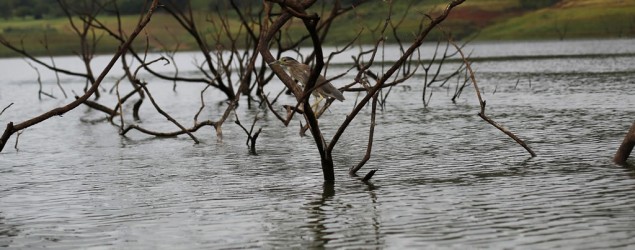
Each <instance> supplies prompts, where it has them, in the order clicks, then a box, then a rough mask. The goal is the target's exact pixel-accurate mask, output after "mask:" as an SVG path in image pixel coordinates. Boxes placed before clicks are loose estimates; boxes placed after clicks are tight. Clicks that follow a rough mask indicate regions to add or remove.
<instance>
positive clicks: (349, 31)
mask: <svg viewBox="0 0 635 250" xmlns="http://www.w3.org/2000/svg"><path fill="white" fill-rule="evenodd" d="M6 1H7V0H0V5H2V2H6ZM17 2H21V1H17ZM51 2H54V1H51ZM120 2H122V3H125V2H126V1H123V0H120ZM324 2H325V3H327V4H328V2H330V1H326V0H325V1H324ZM342 2H343V3H349V2H351V1H350V0H348V1H342ZM214 3H215V4H209V2H205V1H193V5H194V4H195V5H196V6H195V7H196V8H195V10H196V13H195V14H196V16H197V25H198V27H200V29H201V31H203V32H205V35H206V36H207V37H210V38H211V37H213V34H214V32H216V31H217V30H218V29H219V26H218V22H216V23H214V22H213V21H210V20H217V19H218V18H219V17H220V16H221V15H222V16H226V17H227V18H229V27H230V28H231V27H238V25H236V24H237V23H238V18H237V16H236V14H235V13H233V12H232V11H231V10H230V9H229V7H228V6H227V4H219V3H222V2H220V1H214ZM446 3H447V0H430V1H406V0H395V1H394V6H393V15H392V16H391V20H392V22H393V23H397V22H401V26H400V29H399V30H398V31H397V32H396V34H397V36H399V38H400V39H402V40H403V41H409V40H410V39H411V37H412V36H413V34H412V33H413V32H415V31H416V30H417V29H418V28H419V22H420V21H421V20H425V14H430V15H432V16H434V15H436V14H438V13H440V11H441V10H442V9H443V7H444V6H445V4H446ZM257 6H258V5H256V7H257ZM54 7H55V5H50V6H49V7H47V8H49V9H50V8H54ZM310 11H312V12H317V13H323V14H322V16H326V14H327V13H328V11H329V8H328V6H326V7H324V6H322V5H321V4H316V6H314V7H313V8H312V9H311V10H310ZM14 13H15V11H14ZM20 13H22V12H20ZM46 13H48V14H44V15H39V16H35V15H31V16H29V15H23V16H17V15H15V14H14V15H9V16H7V14H5V16H4V18H5V19H4V20H3V21H2V22H0V35H1V36H2V37H4V38H5V39H7V40H10V41H11V42H12V43H13V44H22V45H23V46H24V48H26V49H27V50H29V51H31V52H33V53H35V54H38V55H44V54H48V53H50V54H73V53H76V52H77V51H78V50H79V46H78V38H76V36H75V35H74V34H73V30H72V29H71V27H70V25H69V24H68V20H67V19H66V18H65V17H63V16H56V15H57V14H54V13H59V11H58V12H55V11H52V10H49V12H46ZM634 13H635V0H560V1H558V0H467V1H466V2H465V3H464V4H462V5H461V6H459V7H458V8H456V9H455V10H454V12H452V14H451V15H450V17H449V18H448V19H447V20H446V22H445V23H444V24H443V25H442V26H441V27H442V28H443V30H445V31H449V32H451V33H452V34H453V36H454V37H456V38H458V39H464V38H476V39H477V40H527V39H531V40H536V39H578V38H615V37H635V14H634ZM387 14H388V5H387V3H386V1H370V2H369V3H366V4H364V5H361V6H359V7H357V8H355V9H354V10H353V11H351V12H349V13H347V14H345V15H343V16H342V17H340V19H338V21H336V22H335V23H334V25H333V26H332V27H331V32H330V33H329V35H328V37H327V39H326V41H325V44H326V45H337V44H343V43H346V42H348V41H350V40H351V39H352V38H353V37H354V36H355V35H356V34H357V33H358V32H360V31H361V36H360V41H361V42H362V43H372V42H373V41H375V38H376V37H377V35H378V34H377V27H379V26H380V25H381V24H383V22H384V20H385V19H386V17H387ZM99 19H100V20H101V21H102V22H103V23H105V24H106V25H108V26H111V27H115V25H116V19H115V17H114V16H108V15H101V16H100V17H99ZM137 20H138V16H137V15H132V14H131V15H126V16H124V17H123V23H124V25H123V26H124V29H127V30H131V29H132V26H133V25H134V24H135V22H136V21H137ZM147 30H148V34H149V37H148V41H149V43H150V45H151V47H152V49H155V50H159V49H162V48H164V47H167V48H174V47H176V46H177V44H178V46H179V48H181V49H193V48H195V47H196V44H195V43H194V41H193V40H192V39H191V38H190V37H189V36H188V34H187V32H186V31H185V30H183V29H182V28H181V27H180V26H179V24H178V22H176V21H175V20H174V18H172V17H171V16H170V15H168V14H167V13H165V12H159V13H157V14H156V15H155V17H154V18H153V21H152V22H151V23H150V24H149V25H148V27H147ZM232 32H234V33H235V34H238V32H242V33H241V34H244V30H243V31H238V30H237V29H235V30H233V31H232ZM391 33H392V32H391ZM285 34H286V35H285V36H288V37H289V38H294V37H300V36H303V35H305V34H306V31H305V30H304V27H303V24H302V22H301V21H299V20H294V21H292V22H291V23H290V24H288V25H287V27H285ZM95 35H96V37H97V38H99V39H100V40H99V41H100V43H99V46H98V47H97V48H96V50H97V51H98V52H99V53H109V52H112V51H113V50H114V49H116V47H117V46H118V44H117V42H116V41H114V40H113V39H111V38H109V36H108V35H107V34H105V33H99V32H97V33H96V34H95ZM438 36H440V33H439V32H437V33H436V34H432V35H431V36H430V39H436V37H438ZM45 40H46V41H48V44H49V51H48V52H47V50H46V48H45V47H44V46H43V44H44V41H45ZM388 41H389V42H391V41H395V38H393V37H389V38H388ZM208 42H209V43H210V45H211V46H212V47H218V46H227V45H228V42H227V39H224V38H221V41H219V42H215V41H213V39H208ZM144 43H145V39H139V43H138V45H139V46H143V44H144ZM0 56H17V54H16V53H14V52H12V51H9V50H8V49H7V48H5V47H3V46H0Z"/></svg>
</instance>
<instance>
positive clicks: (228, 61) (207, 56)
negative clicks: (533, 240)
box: [0, 0, 534, 181]
mask: <svg viewBox="0 0 635 250" xmlns="http://www.w3.org/2000/svg"><path fill="white" fill-rule="evenodd" d="M464 1H465V0H453V1H449V2H448V3H447V5H445V6H444V8H443V9H442V10H440V11H436V12H430V14H421V13H417V15H416V16H417V17H418V18H419V21H418V24H419V25H418V27H417V28H416V29H415V30H412V28H410V29H406V28H403V27H402V24H403V21H404V20H405V19H406V15H407V13H408V12H407V11H406V13H400V14H396V12H393V3H392V1H388V2H382V3H379V4H382V6H381V7H385V9H386V10H387V11H386V12H385V15H386V18H385V20H383V21H382V22H381V23H378V24H376V25H375V26H373V27H366V29H368V30H370V31H371V32H369V33H371V36H372V38H373V39H372V41H373V42H372V45H369V46H362V44H363V42H361V41H360V40H359V39H360V37H361V34H362V31H361V30H360V31H359V33H358V35H357V37H356V38H354V39H352V40H351V41H349V42H348V43H346V45H345V46H344V47H342V48H340V49H338V50H336V51H335V52H333V53H331V54H330V55H328V56H325V55H324V52H323V51H322V44H323V43H324V42H325V41H326V40H327V39H329V37H330V36H331V30H332V28H333V26H334V24H335V23H336V21H337V20H339V19H342V18H346V15H347V14H351V15H349V17H350V16H355V15H356V14H357V13H356V11H357V10H356V8H357V7H358V6H359V5H361V4H369V3H368V2H370V1H369V0H354V1H353V0H351V1H341V0H335V1H322V2H321V5H316V3H317V0H304V1H289V0H286V1H285V0H266V1H264V2H263V3H262V4H259V5H254V4H244V3H239V1H235V0H230V1H227V2H223V3H224V4H217V5H215V6H214V8H216V11H215V12H214V13H213V14H210V15H209V16H207V17H206V19H204V21H201V18H200V16H198V15H199V14H200V13H197V12H196V11H194V10H193V8H192V6H191V5H189V4H183V1H177V0H164V1H161V3H160V4H159V1H158V0H155V1H153V2H152V3H151V4H150V5H148V6H146V7H145V9H146V10H147V14H146V15H145V17H144V18H143V19H141V21H140V22H139V24H138V25H137V27H136V29H135V30H134V32H132V33H130V34H128V33H127V32H126V31H125V29H124V28H122V26H123V24H122V18H121V16H120V14H119V13H121V12H120V6H118V4H117V3H118V2H117V1H110V2H104V3H103V4H94V5H90V6H86V7H89V8H71V7H70V6H69V5H68V3H67V2H66V1H63V0H59V1H58V2H59V5H60V7H61V8H62V9H64V11H65V13H66V15H67V16H68V20H69V23H70V25H71V27H73V29H74V30H75V31H76V32H75V33H76V34H77V36H78V37H79V38H80V40H79V41H80V48H81V53H79V56H80V58H81V59H82V60H83V61H84V62H85V66H86V67H85V71H84V72H75V71H72V70H69V69H61V68H58V67H56V66H55V64H54V63H47V62H45V61H42V60H40V59H38V58H35V57H33V56H32V55H31V54H29V52H28V51H27V50H26V49H24V48H21V47H18V46H15V45H13V44H12V43H11V42H10V41H8V40H6V39H4V38H2V37H0V43H2V44H3V45H5V46H6V47H8V48H10V49H12V50H14V51H16V52H18V53H20V54H22V55H23V56H25V57H27V58H29V59H30V60H31V61H32V62H34V63H36V64H39V65H42V66H44V67H46V68H48V69H50V70H53V71H55V72H56V73H59V74H68V75H72V76H77V77H83V78H85V79H87V83H88V84H87V87H86V89H85V92H84V93H83V95H81V96H77V97H76V100H74V101H73V102H71V103H70V104H68V105H66V106H64V107H60V108H56V109H53V110H51V111H49V112H47V113H45V114H42V115H40V116H38V117H35V118H32V119H29V120H26V121H24V122H21V123H17V124H14V123H12V122H11V123H9V124H8V125H7V128H6V129H5V131H4V133H3V135H2V137H1V138H0V151H1V150H2V148H3V147H4V145H5V144H6V143H7V141H8V140H9V138H10V137H11V135H13V134H14V133H16V132H18V131H20V130H23V129H25V128H27V127H29V126H32V125H34V124H37V123H39V122H43V121H45V120H46V119H48V118H50V117H52V116H55V115H61V114H64V113H65V112H68V111H70V110H72V109H74V108H76V107H77V106H79V105H80V104H85V105H87V106H89V107H90V108H93V109H96V110H99V111H101V112H104V113H106V114H107V115H108V119H107V120H108V121H109V122H111V123H112V124H113V125H115V126H118V127H119V133H120V134H121V135H125V134H126V133H129V132H130V131H133V130H135V131H139V132H141V133H146V134H149V135H153V136H177V135H182V134H186V135H188V136H189V137H190V138H191V139H192V140H193V141H194V142H195V143H198V142H199V140H198V139H197V137H196V135H195V132H196V131H197V130H198V129H200V128H201V127H204V126H212V127H213V128H214V129H215V131H216V135H217V137H218V138H219V139H222V131H223V130H222V128H223V125H224V124H225V121H226V120H228V119H230V118H231V117H232V113H233V114H234V117H236V120H235V123H236V124H238V125H239V126H241V128H242V129H243V131H245V133H246V134H247V137H248V140H247V144H248V145H249V146H250V150H251V151H252V153H255V144H256V139H257V138H258V135H259V133H260V131H261V130H260V129H259V130H258V131H257V132H255V133H254V126H255V124H256V123H257V119H258V116H256V118H255V119H254V121H253V122H252V125H251V129H249V130H247V129H246V128H245V127H244V126H243V125H242V124H241V123H240V121H239V120H238V116H237V114H236V107H237V106H238V105H239V104H240V105H247V106H248V107H249V108H261V109H264V110H265V112H271V113H272V114H274V115H275V116H276V117H277V119H278V120H279V121H280V122H281V124H282V125H284V126H288V125H289V124H290V122H291V121H292V120H293V119H294V117H295V116H296V114H297V116H299V117H300V118H299V119H300V120H301V121H302V123H303V124H305V125H304V126H303V127H302V128H301V133H302V134H303V133H304V131H306V130H308V131H309V132H310V134H311V136H312V137H313V139H314V143H315V145H316V147H317V150H318V153H319V155H320V159H321V166H322V170H323V174H324V179H325V180H326V181H333V180H334V179H335V173H334V162H333V154H334V149H335V146H336V145H337V143H338V142H339V141H340V139H341V138H342V136H343V135H344V133H346V131H347V129H348V127H349V125H350V124H351V123H352V121H353V120H354V119H356V118H357V117H358V115H359V113H360V111H362V110H364V109H366V108H370V110H371V112H370V117H368V119H370V125H369V127H368V129H369V132H368V144H367V148H366V153H365V155H364V156H363V157H362V159H361V160H360V162H359V163H358V164H356V165H355V166H350V169H349V173H350V174H351V175H355V174H356V173H357V171H359V170H360V169H361V168H362V167H363V166H364V165H365V164H366V162H367V161H368V160H369V159H370V157H371V155H372V146H373V135H374V132H375V118H376V113H377V107H378V106H380V107H381V105H385V103H386V101H387V97H388V94H389V93H390V90H391V89H392V88H393V87H394V86H397V85H400V84H403V83H404V82H406V81H407V80H409V79H411V77H412V76H414V75H415V73H417V72H421V71H423V72H424V75H425V82H424V83H423V84H424V86H431V85H432V84H434V83H440V84H441V85H444V84H446V82H447V81H448V80H449V79H451V78H453V77H455V76H460V75H468V71H467V70H468V69H469V63H467V59H466V60H465V62H466V63H465V64H464V65H466V66H467V67H464V66H460V67H459V68H457V69H453V70H451V72H453V73H451V74H448V75H446V76H440V74H439V72H440V70H439V69H437V71H436V72H434V71H431V70H430V69H431V65H432V63H433V62H432V61H435V62H436V64H438V65H439V68H440V67H441V66H442V65H443V61H444V60H445V59H447V58H449V57H452V56H455V55H457V53H456V52H455V53H448V48H450V43H449V42H448V44H447V46H446V49H445V52H444V53H443V56H442V57H439V58H437V53H436V52H435V56H434V57H433V58H432V59H429V58H428V60H430V61H429V63H426V62H424V58H422V56H421V52H420V47H421V45H422V44H423V43H424V40H425V39H426V38H427V37H428V36H429V35H430V33H431V32H432V31H433V30H434V29H435V28H436V27H437V26H439V25H440V24H441V23H442V22H443V21H444V20H445V19H446V18H447V17H448V15H449V14H450V12H451V11H452V10H453V9H454V8H455V7H457V6H459V5H460V4H461V3H463V2H464ZM413 3H414V1H412V2H411V3H410V5H412V4H413ZM157 6H161V8H162V9H163V10H165V11H166V12H167V13H169V15H170V16H171V17H172V18H173V19H174V20H175V21H176V22H177V23H178V24H179V25H180V27H181V28H182V29H183V30H185V31H187V34H188V35H189V37H188V38H187V39H190V40H192V41H194V44H196V50H197V51H198V52H200V54H201V55H202V56H203V61H202V62H198V64H197V68H198V70H199V74H198V75H195V76H193V75H192V74H188V75H181V74H179V66H180V65H178V64H176V63H177V62H176V60H174V56H175V54H176V53H177V52H179V51H180V50H181V47H180V45H181V44H182V43H181V42H180V41H179V39H183V38H179V37H176V36H174V37H171V38H165V37H161V38H159V37H155V36H153V35H152V34H148V35H147V36H146V39H145V43H137V45H141V46H131V44H132V42H133V41H134V40H135V38H136V37H137V35H138V34H139V33H140V32H141V30H142V29H143V27H144V26H145V25H146V24H147V23H148V22H150V17H151V15H152V13H153V12H154V10H155V9H156V8H157ZM316 10H317V11H316ZM102 12H108V13H115V15H116V16H117V17H118V18H117V21H118V22H117V24H116V25H114V26H113V25H107V24H106V23H104V22H102V21H101V20H100V17H101V16H100V15H99V14H100V13H102ZM296 20H299V21H301V24H302V26H303V28H298V27H297V23H294V22H295V21H296ZM201 27H204V28H201ZM404 29H405V30H408V31H411V32H412V34H411V37H409V38H406V37H403V35H401V34H403V33H404V32H403V31H402V30H404ZM96 34H107V36H108V37H109V38H110V39H113V40H114V41H117V42H118V43H119V44H120V45H119V49H118V50H117V52H116V53H115V54H114V56H113V58H112V60H111V62H110V63H109V64H108V67H106V69H104V70H103V71H102V72H101V73H100V74H94V73H92V72H93V71H94V70H93V69H92V68H91V66H90V60H91V59H92V57H93V55H94V52H95V50H94V48H95V47H96V46H98V43H99V41H100V39H98V36H97V35H96ZM366 36H368V34H366ZM388 37H390V39H392V40H394V41H396V42H395V43H396V44H397V45H398V46H399V55H398V56H397V57H396V60H395V61H393V62H387V61H383V60H379V59H377V56H378V55H381V54H382V53H384V51H383V46H384V44H385V43H386V39H387V38H388ZM151 39H153V40H154V41H155V42H156V43H157V44H159V46H160V49H161V51H162V52H161V56H156V55H152V54H149V52H148V51H149V50H150V40H151ZM166 39H173V40H176V42H174V41H173V43H171V44H173V45H168V44H169V43H167V42H166ZM405 40H410V42H408V43H406V42H404V41H405ZM302 46H310V47H311V48H312V49H311V53H309V54H304V55H302V54H300V53H299V51H300V48H301V47H302ZM356 46H357V48H359V49H358V53H357V54H356V55H355V56H353V57H352V58H351V61H350V65H351V67H350V68H349V69H348V70H347V71H346V72H344V73H342V74H340V75H337V76H334V77H332V78H329V77H327V79H328V80H330V81H333V80H334V79H339V78H342V77H344V76H346V75H349V76H352V78H353V81H352V82H351V83H349V84H347V85H345V86H344V87H341V88H340V89H339V90H340V91H341V92H343V93H345V94H346V92H355V93H358V94H359V98H358V100H357V101H356V102H355V104H354V105H353V106H352V109H351V110H350V112H349V113H348V114H347V116H346V118H345V119H344V120H343V121H342V122H341V124H339V126H338V128H337V130H336V132H335V133H334V134H333V135H331V136H330V137H327V136H326V135H325V134H324V133H323V132H322V129H321V127H320V124H319V122H318V119H319V118H320V117H321V116H322V115H324V114H325V111H326V110H327V109H328V108H329V106H330V105H331V104H332V103H333V101H334V99H333V98H327V100H325V101H324V103H323V104H322V105H321V107H320V106H318V107H319V108H316V109H315V110H314V109H313V108H312V107H311V102H310V101H309V99H310V97H311V94H312V93H313V92H314V91H316V89H319V88H320V87H321V86H320V84H325V83H328V82H324V81H317V80H318V79H319V76H320V74H324V73H323V71H324V70H325V69H326V68H328V66H329V64H330V61H331V59H332V58H333V57H334V56H335V55H337V54H340V53H342V52H344V51H349V52H350V51H351V50H352V49H353V48H356ZM438 48H439V47H438V46H437V49H438ZM456 49H457V52H458V51H460V47H459V46H457V47H456ZM283 53H295V54H296V55H297V58H299V60H301V61H303V63H305V64H309V65H312V67H311V70H310V76H309V77H308V79H305V82H306V84H304V86H300V85H299V84H297V83H296V82H295V81H294V79H292V78H291V77H289V76H288V75H287V73H285V71H284V70H283V69H282V68H281V67H279V66H273V65H270V64H271V63H272V62H274V61H275V60H276V59H277V58H280V57H281V55H282V54H283ZM125 55H128V56H125ZM461 55H463V54H462V53H461ZM325 58H326V61H325ZM117 60H119V61H120V62H121V65H122V70H123V72H124V74H123V75H122V76H120V77H119V79H120V80H119V81H117V83H116V84H115V86H114V87H113V89H114V90H115V91H114V92H115V95H116V97H117V103H115V104H114V105H112V107H109V106H108V105H104V104H100V103H98V102H97V101H93V100H89V97H90V96H93V95H96V94H98V92H97V88H98V86H99V85H100V83H101V82H102V80H103V79H104V77H105V75H106V74H108V73H109V71H110V69H111V67H112V66H113V65H114V62H116V61H117ZM157 62H169V63H171V64H172V65H173V67H174V72H172V73H170V74H166V73H162V72H161V71H159V70H156V68H155V64H156V63H157ZM132 65H138V66H136V67H133V66H132ZM378 65H379V66H380V67H377V66H378ZM140 71H145V72H147V73H149V74H151V75H153V76H155V77H157V78H159V79H162V80H167V81H172V82H174V88H176V87H177V85H178V84H179V83H181V82H190V83H198V84H202V85H203V86H205V87H204V89H203V90H202V91H201V93H200V96H201V106H200V108H199V110H198V112H197V113H196V115H195V116H194V117H193V120H194V123H193V124H192V125H191V126H189V127H186V126H184V125H182V121H177V120H176V119H174V118H173V117H172V116H171V115H170V114H169V113H167V112H165V111H164V110H163V109H162V108H161V107H160V104H159V103H157V102H156V101H155V99H154V98H153V95H152V92H151V91H150V90H149V89H148V88H147V85H148V83H146V82H145V81H144V80H141V79H140V78H139V77H138V73H139V72H140ZM470 71H471V70H470ZM469 74H470V75H471V76H472V80H474V77H473V72H469ZM97 75H98V76H97ZM325 75H326V74H325ZM95 76H97V77H95ZM428 76H430V78H428ZM276 77H277V78H279V79H280V80H281V81H282V83H284V86H285V87H286V89H287V90H288V91H289V92H290V93H291V94H293V96H294V97H295V101H296V104H295V105H294V106H286V105H281V104H279V103H278V97H279V96H280V95H281V94H283V93H284V92H285V90H282V91H281V92H279V93H278V95H276V96H275V97H274V96H269V95H268V94H267V90H268V89H269V88H270V83H271V82H273V81H274V79H275V78H276ZM295 80H297V79H295ZM467 81H468V77H467V76H466V77H465V80H464V81H463V83H462V84H461V87H460V88H459V85H458V84H457V88H456V89H457V93H456V94H455V95H454V96H453V98H456V97H457V96H458V95H459V94H460V90H462V89H463V87H465V86H466V83H467ZM124 83H128V84H130V86H131V87H132V90H131V91H130V92H128V93H120V91H119V86H120V85H121V84H124ZM473 84H474V86H475V87H476V81H473ZM476 89H477V91H478V88H476ZM206 91H217V92H218V93H221V94H222V95H223V96H224V97H225V98H226V102H225V103H226V106H225V108H224V110H223V112H222V113H221V114H219V115H218V116H219V118H218V119H216V120H211V119H208V120H204V121H200V119H199V117H202V116H203V115H201V114H202V111H203V110H204V109H205V101H204V96H205V93H206ZM425 91H426V88H425V87H424V93H423V97H424V105H427V103H426V101H425V98H426V93H425ZM428 98H429V97H428ZM146 100H149V101H150V103H151V105H152V106H153V107H154V110H156V112H157V113H159V114H161V115H162V116H164V117H165V118H166V119H167V120H168V121H169V122H171V123H172V124H174V126H175V127H176V128H177V129H175V130H174V131H153V130H150V129H147V128H144V127H142V126H141V125H140V124H139V123H135V122H128V121H127V120H125V119H124V115H125V114H124V112H123V108H122V107H123V105H124V104H126V103H132V102H134V105H133V114H132V115H133V117H134V118H135V119H134V120H135V121H137V120H140V119H142V118H141V117H140V115H139V112H138V111H139V108H140V107H141V105H143V104H144V103H147V102H146ZM479 100H481V99H480V96H479ZM480 104H481V114H482V117H483V119H485V120H487V119H486V118H487V117H486V116H485V115H484V108H485V102H484V101H482V100H481V103H480ZM279 110H286V113H281V112H279ZM117 117H118V119H117ZM128 123H130V124H128ZM491 123H492V124H493V125H496V124H495V123H493V122H491ZM503 131H504V130H503ZM506 133H507V132H506ZM509 133H511V132H509ZM515 139H517V138H515ZM519 140H520V139H518V140H517V141H519ZM521 142H522V141H519V143H521ZM521 144H523V143H521ZM525 146H526V145H525ZM526 149H528V151H529V152H530V153H531V154H532V155H534V154H533V152H531V150H530V149H529V148H528V147H526ZM373 173H374V171H371V172H369V174H367V175H366V177H364V180H368V179H370V177H371V176H372V174H373Z"/></svg>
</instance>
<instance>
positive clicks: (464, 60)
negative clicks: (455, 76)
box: [449, 38, 536, 157]
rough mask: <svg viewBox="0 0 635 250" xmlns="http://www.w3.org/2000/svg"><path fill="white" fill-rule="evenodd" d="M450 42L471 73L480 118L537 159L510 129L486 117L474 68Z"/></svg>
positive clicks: (453, 43) (456, 46) (461, 51)
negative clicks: (479, 109)
mask: <svg viewBox="0 0 635 250" xmlns="http://www.w3.org/2000/svg"><path fill="white" fill-rule="evenodd" d="M449 41H450V43H451V44H452V45H454V47H455V48H456V49H457V51H458V52H459V54H460V55H461V58H463V63H464V64H465V67H466V68H467V70H468V71H469V72H470V79H471V80H472V84H473V85H474V90H475V91H476V96H477V97H478V102H479V104H480V106H481V112H479V113H478V116H480V117H481V118H482V119H483V120H485V121H487V122H488V123H489V124H491V125H492V126H494V127H496V128H497V129H498V130H500V131H502V132H503V133H505V134H506V135H507V136H509V137H510V138H512V139H514V141H516V143H518V144H519V145H521V146H522V147H523V148H525V150H527V152H529V154H530V155H531V157H536V153H534V151H533V150H531V148H529V146H528V145H527V144H526V143H525V142H524V141H523V140H521V139H520V138H518V136H516V135H515V134H514V133H512V132H511V131H509V130H508V129H506V128H504V127H503V126H502V125H500V124H498V123H497V122H495V121H494V120H492V119H491V118H489V117H488V116H487V115H485V101H484V100H483V98H482V97H481V91H480V90H479V88H478V85H477V83H476V77H475V76H474V71H472V67H471V66H470V62H468V60H467V59H466V58H465V55H464V54H463V50H461V48H460V47H459V46H458V45H456V43H455V42H454V41H452V39H451V38H450V39H449Z"/></svg>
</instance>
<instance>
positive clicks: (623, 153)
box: [613, 121, 635, 165]
mask: <svg viewBox="0 0 635 250" xmlns="http://www.w3.org/2000/svg"><path fill="white" fill-rule="evenodd" d="M633 147H635V121H634V122H633V125H631V129H629V130H628V133H626V136H624V140H623V141H622V144H620V147H619V148H618V149H617V152H616V153H615V157H614V158H613V162H615V164H619V165H625V164H626V160H627V159H628V157H629V155H630V154H631V151H633Z"/></svg>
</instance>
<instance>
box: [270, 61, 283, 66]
mask: <svg viewBox="0 0 635 250" xmlns="http://www.w3.org/2000/svg"><path fill="white" fill-rule="evenodd" d="M271 65H280V60H275V61H273V62H271V63H269V66H271Z"/></svg>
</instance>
